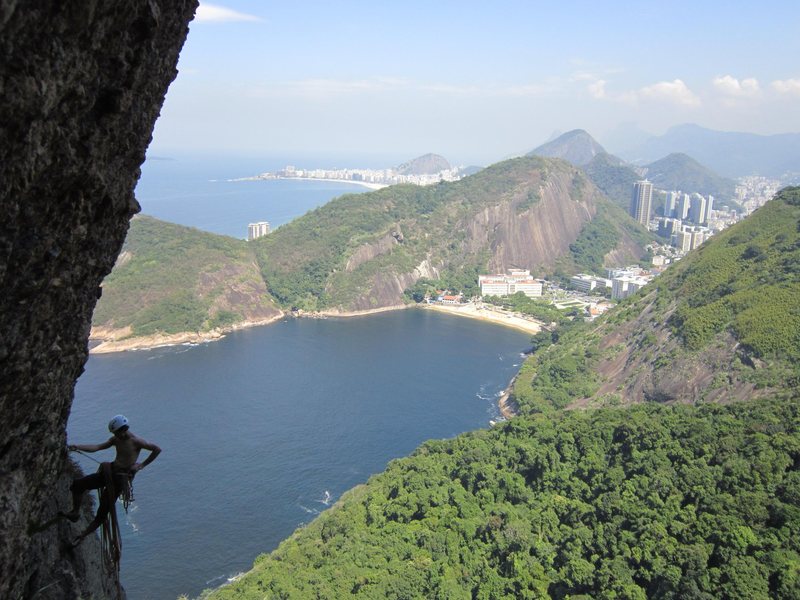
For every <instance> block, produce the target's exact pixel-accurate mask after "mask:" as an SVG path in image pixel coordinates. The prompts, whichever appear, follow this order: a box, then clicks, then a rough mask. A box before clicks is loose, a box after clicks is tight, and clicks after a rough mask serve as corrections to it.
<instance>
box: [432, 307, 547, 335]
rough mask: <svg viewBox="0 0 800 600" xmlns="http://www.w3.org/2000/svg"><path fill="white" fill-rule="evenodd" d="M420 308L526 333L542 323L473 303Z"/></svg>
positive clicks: (535, 330) (538, 328) (538, 330)
mask: <svg viewBox="0 0 800 600" xmlns="http://www.w3.org/2000/svg"><path fill="white" fill-rule="evenodd" d="M422 308H424V309H426V310H436V311H439V312H446V313H448V314H451V315H458V316H461V317H467V318H469V319H480V320H481V321H488V322H490V323H497V324H498V325H505V326H506V327H513V328H515V329H520V330H522V331H527V332H528V333H539V332H540V331H541V330H542V323H541V322H540V321H534V320H532V319H527V318H525V317H523V316H521V315H518V314H515V313H508V312H505V311H500V310H492V309H490V308H482V307H481V306H479V305H476V304H474V303H471V302H470V303H468V304H451V305H446V304H425V305H422Z"/></svg>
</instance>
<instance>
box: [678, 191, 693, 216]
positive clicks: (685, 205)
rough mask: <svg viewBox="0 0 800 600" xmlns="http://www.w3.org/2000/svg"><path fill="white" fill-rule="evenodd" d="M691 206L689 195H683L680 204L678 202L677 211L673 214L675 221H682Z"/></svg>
mask: <svg viewBox="0 0 800 600" xmlns="http://www.w3.org/2000/svg"><path fill="white" fill-rule="evenodd" d="M690 205H691V198H690V196H689V194H683V195H682V196H681V199H680V202H678V210H677V213H676V214H675V218H676V219H680V220H681V221H683V220H684V219H685V218H686V217H687V216H688V214H689V206H690Z"/></svg>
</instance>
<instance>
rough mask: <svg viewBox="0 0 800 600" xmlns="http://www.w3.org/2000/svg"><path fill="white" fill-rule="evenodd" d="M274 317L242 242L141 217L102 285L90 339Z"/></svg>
mask: <svg viewBox="0 0 800 600" xmlns="http://www.w3.org/2000/svg"><path fill="white" fill-rule="evenodd" d="M279 314H280V310H279V309H278V308H277V306H276V305H275V302H274V301H273V300H272V299H271V298H270V297H269V295H268V294H267V290H266V286H265V285H264V280H263V279H262V278H261V273H260V271H259V269H258V266H257V264H256V259H255V256H254V254H253V251H252V248H250V247H249V246H248V245H247V244H246V243H245V242H242V241H241V240H236V239H234V238H229V237H225V236H221V235H215V234H212V233H206V232H203V231H199V230H197V229H193V228H191V227H183V226H180V225H173V224H172V223H165V222H163V221H159V220H157V219H154V218H152V217H147V216H144V215H142V216H137V217H135V218H134V219H133V221H132V222H131V228H130V231H129V232H128V237H127V238H126V240H125V245H124V246H123V248H122V252H121V253H120V256H119V258H118V259H117V264H116V265H115V266H114V270H113V271H112V272H111V274H110V275H109V276H108V277H106V279H105V281H104V282H103V295H102V296H101V298H100V301H99V302H98V303H97V308H96V309H95V312H94V318H93V323H92V324H93V328H94V331H93V337H95V338H101V337H102V338H123V337H128V336H134V337H136V336H148V335H153V334H155V333H166V334H173V333H180V332H187V331H188V332H202V331H208V330H210V329H214V328H219V327H226V326H230V325H233V324H236V323H241V322H243V321H260V320H265V319H270V318H274V317H275V316H277V315H279Z"/></svg>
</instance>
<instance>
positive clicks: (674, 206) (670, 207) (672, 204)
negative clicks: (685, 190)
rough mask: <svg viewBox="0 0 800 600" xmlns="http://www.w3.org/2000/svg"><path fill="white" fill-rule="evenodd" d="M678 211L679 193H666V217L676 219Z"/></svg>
mask: <svg viewBox="0 0 800 600" xmlns="http://www.w3.org/2000/svg"><path fill="white" fill-rule="evenodd" d="M677 210H678V192H674V191H673V192H665V196H664V216H665V217H674V216H675V212H676V211H677Z"/></svg>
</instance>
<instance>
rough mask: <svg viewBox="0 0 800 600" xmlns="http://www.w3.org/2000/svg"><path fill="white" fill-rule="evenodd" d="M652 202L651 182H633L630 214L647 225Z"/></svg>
mask: <svg viewBox="0 0 800 600" xmlns="http://www.w3.org/2000/svg"><path fill="white" fill-rule="evenodd" d="M652 204H653V184H652V183H650V182H649V181H647V180H646V179H645V180H643V181H637V182H636V183H634V184H633V195H632V196H631V216H632V217H633V218H634V219H636V220H637V221H639V223H641V224H642V225H644V226H645V227H647V224H648V223H649V222H650V209H651V207H652Z"/></svg>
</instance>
